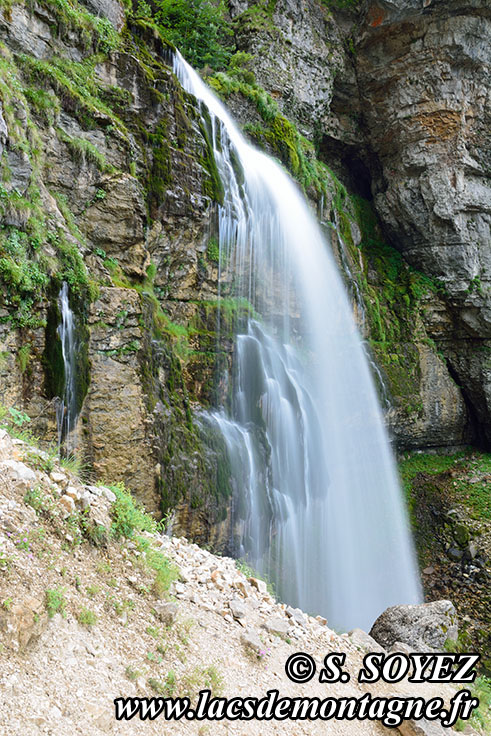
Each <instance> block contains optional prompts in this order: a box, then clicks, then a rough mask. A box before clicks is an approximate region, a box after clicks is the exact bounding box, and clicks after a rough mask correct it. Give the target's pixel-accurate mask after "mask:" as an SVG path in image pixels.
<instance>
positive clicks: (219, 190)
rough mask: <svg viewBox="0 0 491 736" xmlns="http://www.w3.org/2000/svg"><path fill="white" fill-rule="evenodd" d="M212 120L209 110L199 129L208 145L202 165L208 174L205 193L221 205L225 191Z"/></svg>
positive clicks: (205, 112) (201, 120) (200, 121)
mask: <svg viewBox="0 0 491 736" xmlns="http://www.w3.org/2000/svg"><path fill="white" fill-rule="evenodd" d="M211 125H212V123H211V119H210V116H209V113H208V111H207V110H204V111H203V117H202V118H200V120H199V127H200V130H201V133H202V135H203V138H204V140H205V143H206V151H205V153H204V155H203V157H202V159H201V163H202V165H203V167H204V168H205V170H206V171H207V172H208V178H207V179H205V180H204V182H203V188H204V191H205V193H206V194H207V195H208V196H209V197H210V198H211V199H213V200H215V201H216V202H218V203H219V204H222V203H223V197H224V189H223V184H222V180H221V178H220V174H219V173H218V168H217V164H216V161H215V154H214V150H213V143H212V140H213V136H212V130H211Z"/></svg>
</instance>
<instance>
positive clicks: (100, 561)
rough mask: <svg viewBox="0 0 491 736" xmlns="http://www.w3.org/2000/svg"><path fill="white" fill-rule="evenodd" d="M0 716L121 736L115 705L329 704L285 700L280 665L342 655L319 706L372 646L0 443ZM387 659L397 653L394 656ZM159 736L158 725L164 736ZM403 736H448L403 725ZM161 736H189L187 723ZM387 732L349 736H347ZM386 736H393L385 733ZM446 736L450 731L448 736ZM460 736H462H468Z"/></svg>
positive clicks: (301, 727)
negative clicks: (204, 700) (301, 656)
mask: <svg viewBox="0 0 491 736" xmlns="http://www.w3.org/2000/svg"><path fill="white" fill-rule="evenodd" d="M0 566H1V569H2V576H1V583H0V643H1V651H0V659H1V662H2V668H1V669H2V672H1V677H0V688H1V690H2V693H3V698H2V704H1V705H0V724H1V727H2V732H3V733H5V734H8V736H20V734H24V733H25V732H26V728H27V729H28V732H29V733H30V734H33V736H36V735H37V734H51V733H60V732H63V733H70V734H89V735H90V736H92V735H93V736H98V735H99V734H103V733H118V732H120V726H119V725H118V724H117V722H116V721H115V719H114V717H113V712H114V711H113V705H112V701H113V699H114V698H115V697H119V696H121V697H128V696H131V695H134V696H140V697H142V696H145V695H146V696H152V695H159V696H164V697H165V696H178V695H180V696H184V695H188V696H189V697H191V698H194V697H195V696H196V694H197V692H198V691H199V690H200V689H203V688H205V687H207V688H211V689H212V691H213V693H214V694H215V695H219V694H222V695H226V696H229V697H232V696H235V695H238V694H241V695H245V694H247V695H251V696H258V697H260V696H263V695H265V694H266V692H267V690H268V689H271V688H277V689H278V690H279V691H280V693H281V694H284V695H291V696H309V697H312V696H314V695H317V696H319V697H321V698H322V697H326V694H327V693H326V686H324V685H320V684H319V683H316V682H313V683H309V685H308V686H300V685H294V684H293V683H291V682H290V681H289V680H288V679H287V677H286V675H285V672H284V664H285V661H286V659H287V657H288V656H289V654H291V653H293V652H295V651H299V650H300V651H306V652H309V653H310V654H311V655H312V656H313V657H314V658H315V660H316V662H317V664H318V666H319V667H320V664H321V662H322V660H323V657H324V656H325V655H326V654H327V653H328V652H331V651H336V652H342V653H345V654H346V669H347V670H348V672H349V673H350V674H351V677H352V679H351V682H350V683H349V684H338V685H334V686H329V695H333V696H339V697H341V696H349V695H353V696H358V697H359V696H361V695H362V694H363V692H364V690H363V688H364V687H365V686H363V685H357V684H356V674H357V672H358V670H359V668H360V666H361V664H362V658H363V655H364V653H365V652H366V651H367V650H372V651H381V650H382V649H381V647H380V646H379V645H377V644H376V642H374V641H373V639H371V638H370V637H369V636H368V635H367V634H364V633H363V632H360V631H359V630H356V631H354V632H352V633H351V634H350V635H348V634H342V635H339V634H337V633H335V632H334V631H332V630H330V629H329V627H328V626H327V625H326V622H325V620H323V619H321V618H313V617H312V616H309V615H308V614H306V613H303V612H301V611H299V610H292V609H289V608H288V607H286V606H285V605H284V604H279V603H277V602H276V601H275V600H274V598H273V597H272V596H271V595H270V593H269V592H268V590H267V586H266V583H265V582H264V581H262V580H258V579H256V578H254V577H249V578H248V577H246V576H245V575H244V574H243V573H242V572H240V571H239V570H238V569H237V567H236V564H235V562H234V561H233V560H231V559H230V558H224V557H216V556H214V555H212V554H210V553H209V552H208V551H206V550H203V549H200V548H199V547H198V546H197V545H195V544H190V543H189V542H187V541H186V540H185V539H178V538H170V537H166V536H163V535H162V534H161V533H159V532H158V530H156V528H155V522H152V520H151V518H150V517H148V516H146V515H145V514H143V513H141V512H140V511H138V509H137V508H136V507H135V506H134V504H133V502H132V501H131V500H129V496H128V495H127V494H126V493H125V492H124V491H123V490H122V489H121V488H118V487H116V488H113V489H112V490H111V489H110V488H106V487H104V486H92V485H87V484H85V483H82V482H81V481H80V479H79V478H78V477H77V476H74V475H73V474H72V473H71V472H70V471H69V470H68V469H67V468H66V467H64V466H61V465H60V464H59V461H58V459H57V458H56V457H55V456H52V455H51V456H50V455H48V454H47V453H45V452H43V451H42V450H39V449H38V448H37V447H33V446H32V445H30V444H28V443H27V442H25V441H23V440H21V439H14V438H12V437H11V436H9V434H7V432H6V431H5V430H1V431H0ZM396 649H397V645H396ZM369 691H370V692H371V693H372V695H373V696H377V695H381V696H382V695H396V694H403V695H406V696H407V695H408V694H410V693H414V694H420V695H424V696H425V697H433V696H436V695H438V696H441V695H442V694H443V696H444V697H445V698H447V697H451V695H452V689H451V688H449V687H445V686H442V685H438V686H435V685H425V686H415V685H411V684H410V683H407V682H402V683H399V684H398V685H396V686H388V685H385V684H384V683H379V684H377V685H375V686H372V685H370V686H369ZM163 727H164V726H163V724H162V723H160V722H159V720H158V719H157V720H155V721H147V722H141V721H131V722H128V723H126V725H125V730H126V731H127V733H131V734H140V733H142V734H143V733H145V734H154V733H155V734H157V733H162V728H163ZM165 728H167V726H165ZM264 729H265V725H264V723H260V722H250V723H242V724H240V725H237V723H235V724H229V723H223V722H221V723H214V724H213V726H212V729H211V728H209V724H208V725H207V724H201V725H200V726H199V729H198V732H199V733H201V734H205V733H209V732H211V730H212V731H213V733H218V734H220V733H243V734H257V735H258V736H259V734H264V733H265V730H264ZM400 731H401V733H403V734H404V735H405V736H411V735H412V734H416V733H418V734H421V733H423V734H428V736H432V735H435V734H441V736H443V733H444V732H443V731H441V730H440V729H438V728H436V726H435V724H434V723H433V724H425V723H423V722H420V723H419V725H417V726H416V725H415V724H411V723H410V722H407V723H405V724H404V725H403V726H401V729H400ZM169 732H172V733H179V734H188V733H189V734H191V733H193V734H195V733H196V732H197V730H196V726H195V725H193V724H192V723H191V722H187V721H186V722H182V723H181V722H179V723H178V724H176V723H174V724H172V725H171V726H169ZM267 732H268V733H275V734H290V733H291V734H310V735H311V734H317V733H318V734H339V736H341V734H345V733H346V724H345V723H343V722H337V721H334V722H327V723H322V724H320V723H316V722H309V723H302V722H281V723H273V722H271V723H268V725H267ZM385 732H387V729H385V728H383V727H381V726H379V725H377V724H376V723H374V722H369V721H365V722H359V723H357V722H350V725H349V733H350V734H353V735H354V736H356V735H357V734H359V735H360V736H362V735H363V736H365V735H366V736H372V735H373V736H375V734H382V733H385ZM391 732H393V729H391ZM450 732H451V731H448V730H446V731H445V733H450ZM468 733H471V731H470V730H468Z"/></svg>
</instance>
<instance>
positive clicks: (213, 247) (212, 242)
mask: <svg viewBox="0 0 491 736" xmlns="http://www.w3.org/2000/svg"><path fill="white" fill-rule="evenodd" d="M206 257H207V259H208V260H209V261H211V262H212V263H218V261H219V260H220V247H219V245H218V240H217V239H216V238H215V237H212V238H210V239H209V241H208V245H207V246H206Z"/></svg>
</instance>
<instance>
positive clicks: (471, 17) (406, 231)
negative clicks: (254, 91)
mask: <svg viewBox="0 0 491 736" xmlns="http://www.w3.org/2000/svg"><path fill="white" fill-rule="evenodd" d="M490 37H491V13H490V9H489V4H488V3H486V2H483V1H482V0H470V1H469V2H465V3H462V2H458V1H450V2H437V1H436V0H430V1H429V2H425V3H423V4H421V3H420V2H416V0H414V1H413V0H391V1H390V2H389V1H381V2H373V3H369V4H368V7H367V9H366V13H365V16H364V20H363V23H362V26H361V30H360V32H359V35H358V37H357V41H356V55H355V67H356V73H357V80H358V87H359V96H360V100H361V101H362V109H363V123H364V127H365V131H366V135H367V139H368V142H369V145H370V147H371V150H372V151H373V153H374V154H375V155H376V158H377V161H378V162H379V166H378V167H377V168H376V167H374V168H373V169H372V191H373V195H374V200H375V205H376V208H377V211H378V213H379V215H380V217H381V219H382V222H383V224H384V228H385V231H386V233H387V235H388V237H389V239H390V241H391V242H392V243H393V244H394V245H395V247H396V248H398V249H399V250H400V251H401V253H403V255H404V258H405V259H406V260H407V261H408V262H409V263H410V264H411V265H413V266H415V267H416V268H418V269H420V270H421V271H423V272H424V273H425V274H427V275H428V276H429V277H431V278H432V279H435V280H437V281H438V282H439V284H440V285H441V291H442V294H443V298H444V302H445V305H446V309H447V314H448V322H449V324H448V327H447V329H445V330H444V331H438V332H432V324H431V321H430V322H429V323H428V329H429V332H430V335H431V336H432V337H434V339H435V341H437V343H438V345H439V347H440V349H441V350H442V352H443V353H444V355H445V358H446V361H447V364H448V367H449V371H450V374H451V375H452V377H453V378H454V380H455V381H456V382H457V384H458V385H459V386H460V387H461V389H462V392H463V394H464V397H465V399H466V401H467V403H468V406H469V408H470V411H471V414H472V418H473V421H474V425H475V429H476V431H477V434H478V437H479V438H480V439H481V441H483V442H485V443H486V444H488V445H489V443H490V442H491V413H490V405H491V404H490V402H491V398H490V385H491V377H490V375H491V373H490V371H491V364H490V362H489V354H490V352H489V351H490V343H489V340H490V338H491V302H490V298H491V297H490V294H491V291H490V285H491V284H490V274H491V261H490V252H491V251H490V248H489V245H490V241H491V231H490V223H491V188H490V185H489V175H490V160H491V146H490V139H489V134H488V131H489V127H490V122H491V107H490V104H489V75H490V64H491V56H490V48H491V47H490V43H489V39H490Z"/></svg>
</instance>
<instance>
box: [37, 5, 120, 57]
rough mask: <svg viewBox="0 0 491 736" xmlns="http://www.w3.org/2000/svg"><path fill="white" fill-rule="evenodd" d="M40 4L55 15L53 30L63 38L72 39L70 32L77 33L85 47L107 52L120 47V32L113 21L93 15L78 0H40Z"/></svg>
mask: <svg viewBox="0 0 491 736" xmlns="http://www.w3.org/2000/svg"><path fill="white" fill-rule="evenodd" d="M40 5H41V6H42V7H44V8H47V9H48V10H49V11H51V13H52V14H53V15H54V16H55V18H56V28H55V29H53V30H55V32H56V33H57V34H58V35H59V36H60V37H61V38H63V39H65V38H66V39H68V40H70V33H77V34H78V36H79V38H80V41H81V43H82V45H83V46H84V47H85V49H90V48H93V49H95V50H96V51H102V52H104V53H106V52H108V51H114V50H115V49H117V48H118V45H119V34H118V32H117V31H116V30H115V28H114V27H113V25H112V23H111V22H110V21H109V20H108V19H107V18H100V17H98V16H95V15H93V14H92V13H90V12H89V11H88V10H87V9H86V8H85V7H84V6H83V5H81V4H80V3H79V2H77V0H40Z"/></svg>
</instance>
